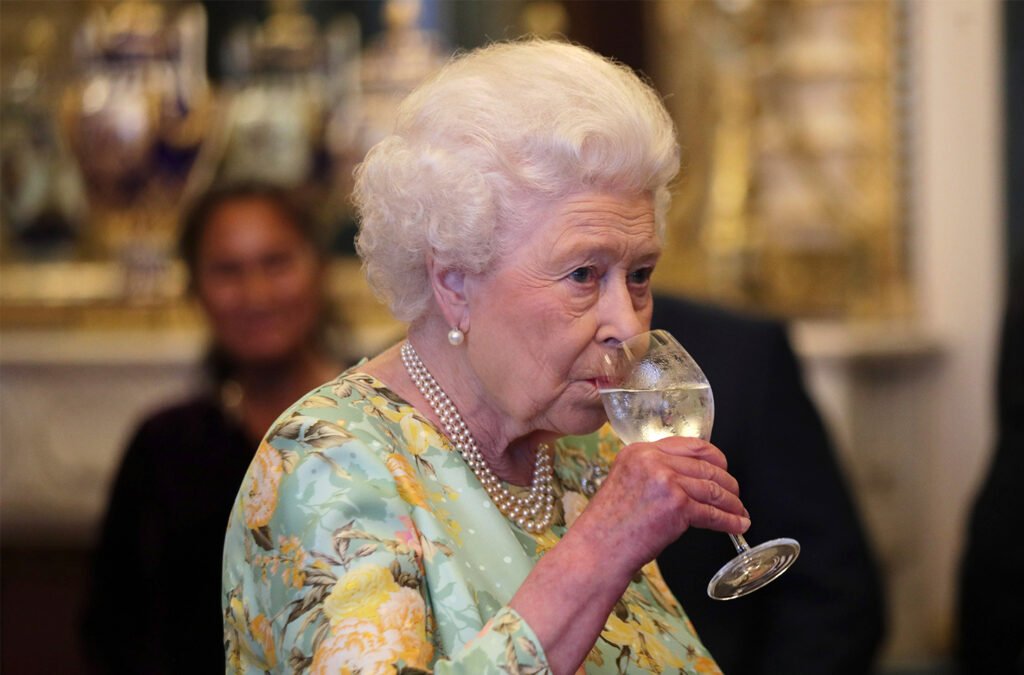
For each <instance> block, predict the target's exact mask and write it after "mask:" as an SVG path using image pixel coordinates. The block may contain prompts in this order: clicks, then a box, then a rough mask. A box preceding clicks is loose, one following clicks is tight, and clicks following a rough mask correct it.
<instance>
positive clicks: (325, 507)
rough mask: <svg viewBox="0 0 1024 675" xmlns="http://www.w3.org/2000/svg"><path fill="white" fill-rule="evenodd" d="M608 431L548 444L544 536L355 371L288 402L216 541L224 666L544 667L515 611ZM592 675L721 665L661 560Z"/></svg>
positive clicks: (625, 601) (439, 438) (442, 440)
mask: <svg viewBox="0 0 1024 675" xmlns="http://www.w3.org/2000/svg"><path fill="white" fill-rule="evenodd" d="M617 443H618V441H617V440H616V439H615V438H614V436H613V435H612V434H611V433H610V432H607V431H605V430H602V431H601V432H598V433H595V434H592V435H590V436H587V437H576V438H565V439H562V440H560V441H559V442H558V443H557V444H556V447H555V479H554V481H553V482H554V491H555V495H556V502H557V505H558V509H557V514H556V517H555V521H554V524H553V525H552V527H551V528H550V529H549V530H548V531H547V532H545V533H543V534H539V535H534V534H529V533H528V532H526V531H524V530H522V529H520V528H519V527H517V526H516V525H514V524H512V523H511V522H510V521H509V520H507V519H506V518H505V517H504V516H503V515H502V514H501V513H500V512H499V511H498V510H497V508H496V507H495V506H494V505H493V504H492V503H491V501H490V499H489V497H488V496H487V493H486V492H485V491H484V489H483V487H482V486H481V485H480V483H479V481H478V480H477V479H476V477H475V476H474V475H473V473H472V471H471V470H470V469H469V467H468V466H467V465H466V464H465V462H464V461H463V460H462V457H461V456H460V455H459V453H458V452H457V451H456V450H454V448H453V447H452V445H451V443H450V442H449V441H448V439H447V438H446V437H445V436H444V435H443V434H441V433H440V432H439V431H438V429H437V428H436V427H434V426H433V424H431V422H429V421H428V420H427V419H426V418H425V417H423V416H422V415H421V414H420V413H418V412H417V411H416V410H415V409H414V408H413V407H412V406H411V405H409V403H407V402H406V401H404V400H402V399H401V398H399V397H398V396H397V395H396V394H395V393H394V392H392V391H390V390H389V389H387V388H386V387H385V386H384V385H383V384H382V383H381V382H380V381H379V380H377V379H375V378H374V377H372V376H369V375H367V374H365V373H359V372H353V371H349V372H347V373H344V374H343V375H341V376H340V377H339V378H338V379H336V380H334V381H332V382H329V383H327V384H325V385H323V386H322V387H320V388H319V389H316V390H314V391H312V392H310V393H309V394H308V395H307V396H306V397H304V398H303V399H301V400H300V401H299V402H298V403H296V404H295V405H294V406H292V407H291V408H290V409H289V410H287V411H285V412H284V414H282V416H281V417H280V419H279V420H278V421H277V423H276V424H275V425H274V427H273V428H272V429H271V430H270V432H269V433H268V434H267V437H266V438H265V439H264V441H263V442H262V443H261V444H260V447H259V450H258V451H257V453H256V456H255V458H254V459H253V462H252V464H251V465H250V467H249V471H248V473H247V474H246V477H245V479H244V481H243V483H242V487H241V489H240V490H239V493H238V497H237V498H236V500H235V504H234V506H233V508H232V512H231V517H230V520H229V522H228V529H227V537H226V541H225V546H224V580H223V593H222V598H221V603H222V608H223V612H224V644H225V650H226V657H227V672H229V673H243V672H244V673H257V672H259V673H262V672H267V671H269V672H274V673H282V672H307V673H311V674H312V673H363V674H370V673H374V674H375V673H401V672H403V671H404V672H406V673H410V672H422V671H433V672H435V673H524V674H527V673H545V672H549V669H548V665H547V659H546V657H545V654H544V649H543V647H542V646H541V644H540V641H539V640H538V639H537V637H536V635H534V633H533V631H532V630H531V628H530V626H529V625H528V624H527V623H526V621H524V620H523V619H522V618H521V617H520V616H519V615H518V614H517V613H516V612H515V610H513V609H512V608H510V607H509V606H508V602H509V600H510V598H511V597H512V596H513V595H514V593H515V591H516V589H517V588H518V587H519V586H520V584H521V583H522V582H523V580H524V579H525V578H526V576H527V575H528V574H529V572H530V570H531V569H532V568H533V566H534V565H535V564H536V562H537V560H538V559H539V558H540V556H542V555H543V554H544V552H545V551H548V550H550V549H551V548H552V547H553V546H554V545H555V544H556V543H557V542H558V541H559V539H560V538H561V536H562V535H563V534H564V533H565V529H566V523H567V522H568V524H570V525H571V524H572V522H573V521H574V520H575V517H576V516H577V515H579V513H580V512H581V511H582V510H583V508H584V507H585V506H586V504H587V498H586V497H585V496H584V494H583V491H582V489H581V478H582V477H583V476H584V475H585V474H586V472H587V471H588V470H592V467H594V466H607V464H608V462H609V461H610V460H611V458H612V456H613V455H614V452H615V450H616V449H617V447H618V446H617ZM583 667H584V668H585V672H586V673H718V672H719V670H718V667H717V666H716V665H715V662H714V661H713V660H712V659H711V657H710V656H709V655H708V653H707V650H706V649H705V648H704V646H703V645H702V644H701V643H700V640H699V639H698V638H697V636H696V633H695V631H694V629H693V626H692V625H691V624H690V622H689V620H688V619H687V618H686V615H685V614H684V613H683V610H682V608H681V607H680V606H679V604H678V603H677V602H676V600H675V598H673V597H672V595H671V593H670V592H669V591H668V588H667V587H666V586H665V584H664V582H663V581H662V579H661V575H660V573H659V572H658V570H657V567H656V566H655V564H654V563H653V562H652V563H650V564H648V565H647V566H646V567H644V568H643V570H642V572H641V573H640V574H637V576H636V577H635V578H634V580H633V582H632V583H630V585H629V587H628V589H627V590H626V592H625V594H624V595H623V597H622V599H621V600H620V601H619V602H618V604H617V605H616V606H615V609H614V611H613V612H612V613H611V615H610V616H609V617H608V622H607V623H606V624H605V628H604V630H603V631H602V633H601V636H600V638H599V639H598V640H597V644H596V645H595V646H594V648H593V649H591V651H590V653H589V655H588V656H587V659H586V661H585V662H584V664H583Z"/></svg>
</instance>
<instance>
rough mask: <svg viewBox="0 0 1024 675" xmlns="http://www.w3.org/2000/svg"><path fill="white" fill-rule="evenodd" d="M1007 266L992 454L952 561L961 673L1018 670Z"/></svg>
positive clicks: (1022, 542) (1016, 402) (1023, 502)
mask: <svg viewBox="0 0 1024 675" xmlns="http://www.w3.org/2000/svg"><path fill="white" fill-rule="evenodd" d="M1010 269H1011V277H1013V279H1014V281H1013V283H1011V285H1010V289H1009V290H1010V293H1009V296H1008V299H1007V306H1006V311H1005V314H1004V318H1003V330H1002V337H1001V342H1000V354H999V370H998V384H997V395H996V409H997V416H998V419H997V424H998V426H997V434H998V436H997V439H996V448H995V454H994V456H993V457H992V461H991V464H990V466H989V469H988V475H987V476H986V478H985V481H984V482H983V483H982V485H981V488H980V490H979V491H978V494H977V497H976V498H975V501H974V507H973V509H972V512H971V517H970V520H969V522H968V526H967V541H966V545H965V550H964V554H963V558H962V560H961V566H960V587H959V589H958V590H959V597H958V600H959V604H958V611H959V616H958V620H959V644H958V651H957V662H958V665H959V668H960V671H959V672H961V673H963V674H964V675H971V674H973V673H993V674H994V675H995V674H1000V675H1001V674H1006V675H1010V674H1011V673H1012V674H1017V675H1021V674H1024V584H1021V574H1022V573H1024V537H1022V536H1021V535H1022V533H1024V486H1022V483H1024V283H1022V282H1024V271H1022V270H1024V257H1021V256H1018V257H1017V258H1016V260H1015V261H1014V263H1013V264H1011V266H1010ZM1014 270H1016V272H1014Z"/></svg>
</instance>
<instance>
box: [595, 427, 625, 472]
mask: <svg viewBox="0 0 1024 675" xmlns="http://www.w3.org/2000/svg"><path fill="white" fill-rule="evenodd" d="M621 449H622V441H620V440H619V437H618V436H616V435H615V432H614V431H612V427H611V425H609V424H605V425H604V426H603V427H601V428H600V429H598V430H597V456H598V457H600V458H601V459H602V460H603V461H604V463H605V464H606V465H607V466H611V464H612V462H613V461H615V456H616V455H618V454H619V450H621Z"/></svg>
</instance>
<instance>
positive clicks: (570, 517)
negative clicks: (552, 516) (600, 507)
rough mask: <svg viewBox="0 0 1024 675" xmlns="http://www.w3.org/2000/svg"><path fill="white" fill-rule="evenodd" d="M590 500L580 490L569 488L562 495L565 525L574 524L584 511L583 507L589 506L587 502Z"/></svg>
mask: <svg viewBox="0 0 1024 675" xmlns="http://www.w3.org/2000/svg"><path fill="white" fill-rule="evenodd" d="M589 503H590V501H589V500H588V499H587V498H586V497H584V496H583V495H582V494H580V493H579V492H576V491H574V490H567V491H566V493H565V494H564V495H562V511H563V512H564V513H565V526H566V527H572V524H573V523H575V522H576V519H577V518H579V517H580V514H581V513H583V509H585V508H587V504H589Z"/></svg>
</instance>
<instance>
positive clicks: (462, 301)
mask: <svg viewBox="0 0 1024 675" xmlns="http://www.w3.org/2000/svg"><path fill="white" fill-rule="evenodd" d="M427 276H428V277H429V278H430V285H431V288H432V289H433V291H434V300H435V301H437V306H438V307H440V308H441V313H442V314H443V315H444V319H445V322H447V324H448V325H449V326H451V327H452V328H458V329H459V330H461V331H463V332H465V331H466V330H468V329H469V300H468V297H467V294H466V273H465V272H463V271H462V270H459V269H455V268H451V267H441V266H440V265H438V264H436V262H435V261H434V258H433V256H428V258H427Z"/></svg>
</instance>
